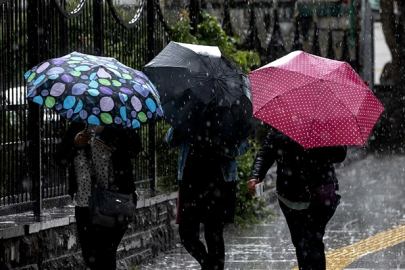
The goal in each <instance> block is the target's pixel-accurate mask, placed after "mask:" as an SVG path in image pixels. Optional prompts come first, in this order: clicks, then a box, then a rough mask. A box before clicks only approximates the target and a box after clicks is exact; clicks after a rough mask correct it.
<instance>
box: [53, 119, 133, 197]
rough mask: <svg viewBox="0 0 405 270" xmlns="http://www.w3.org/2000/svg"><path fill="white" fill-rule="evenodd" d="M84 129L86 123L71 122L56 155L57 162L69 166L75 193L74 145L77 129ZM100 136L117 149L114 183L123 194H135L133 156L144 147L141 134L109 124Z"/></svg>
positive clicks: (78, 130)
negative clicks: (114, 127) (110, 126)
mask: <svg viewBox="0 0 405 270" xmlns="http://www.w3.org/2000/svg"><path fill="white" fill-rule="evenodd" d="M84 129H85V124H82V123H74V122H72V123H71V124H70V126H69V128H68V130H67V131H66V133H65V135H64V137H63V138H62V142H61V143H60V145H59V147H58V149H57V151H56V152H55V153H54V155H53V159H54V162H55V163H56V164H57V165H59V166H67V167H68V168H69V195H71V196H72V197H73V194H74V193H76V191H77V180H76V175H75V168H74V166H73V158H74V157H75V155H76V154H77V151H78V148H76V147H75V146H74V138H75V137H76V135H77V133H79V132H80V131H82V130H84ZM99 137H100V139H101V140H102V141H104V142H105V143H106V144H107V145H108V146H110V147H111V148H113V149H114V151H113V153H112V157H111V159H112V163H113V170H114V179H115V180H114V184H115V185H116V186H117V188H118V191H119V192H121V193H123V194H133V193H134V192H135V190H136V187H135V179H134V175H133V165H132V159H133V158H135V157H136V156H137V155H138V153H139V152H140V151H141V138H140V137H139V134H138V132H137V131H135V130H129V131H124V130H119V129H113V128H109V127H106V128H104V130H103V132H102V133H101V134H100V136H99Z"/></svg>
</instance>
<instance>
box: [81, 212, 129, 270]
mask: <svg viewBox="0 0 405 270" xmlns="http://www.w3.org/2000/svg"><path fill="white" fill-rule="evenodd" d="M75 217H76V226H77V232H78V235H79V241H80V245H81V248H82V255H83V258H84V261H85V262H86V265H87V267H89V268H90V269H91V270H115V269H116V268H117V266H116V253H117V247H118V245H119V243H120V242H121V239H122V237H123V236H124V234H125V232H126V230H127V228H128V227H126V226H125V227H114V228H108V227H103V226H99V225H94V224H92V222H91V221H90V214H89V208H88V207H76V208H75Z"/></svg>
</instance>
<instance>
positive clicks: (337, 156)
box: [247, 128, 347, 270]
mask: <svg viewBox="0 0 405 270" xmlns="http://www.w3.org/2000/svg"><path fill="white" fill-rule="evenodd" d="M346 151H347V147H346V146H333V147H317V148H311V149H308V150H306V149H304V148H303V147H302V146H301V145H299V144H298V143H296V142H295V141H293V140H292V139H290V138H289V137H288V136H286V135H285V134H283V133H282V132H280V131H278V130H276V129H274V128H271V129H270V131H269V133H268V135H267V137H266V140H265V142H264V144H263V146H262V147H261V149H260V150H259V152H258V153H257V155H256V158H255V160H254V163H253V166H252V171H251V173H250V177H249V179H250V180H249V181H248V182H247V185H248V188H249V192H250V193H251V194H252V195H253V196H254V195H255V185H256V184H258V183H260V181H262V180H263V179H264V177H265V175H266V173H267V171H268V170H269V169H270V167H271V166H272V165H273V163H274V162H277V181H276V187H277V195H278V199H279V204H280V207H281V210H282V212H283V214H284V216H285V218H286V221H287V225H288V228H289V229H290V233H291V239H292V242H293V244H294V247H295V250H296V255H297V260H298V266H299V269H300V270H318V269H319V270H322V269H323V270H324V269H326V260H325V252H324V243H323V237H324V235H325V228H326V225H327V223H328V222H329V220H330V219H331V218H332V216H333V214H334V213H335V211H336V208H337V206H338V205H339V203H340V195H339V185H338V180H337V178H336V173H335V169H334V166H333V164H334V163H340V162H343V161H344V159H345V158H346Z"/></svg>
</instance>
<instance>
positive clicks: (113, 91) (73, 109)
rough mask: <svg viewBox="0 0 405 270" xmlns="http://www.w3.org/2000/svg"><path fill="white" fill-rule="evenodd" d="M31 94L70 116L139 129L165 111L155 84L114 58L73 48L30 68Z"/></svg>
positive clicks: (75, 119)
mask: <svg viewBox="0 0 405 270" xmlns="http://www.w3.org/2000/svg"><path fill="white" fill-rule="evenodd" d="M24 76H25V79H26V80H27V83H28V94H27V98H28V99H29V100H32V101H33V102H36V103H38V104H40V105H44V106H46V107H48V108H50V109H53V110H55V111H56V112H58V113H59V114H60V115H62V116H63V117H65V118H66V119H68V120H70V121H74V122H85V123H89V124H93V125H104V126H112V127H115V128H124V129H125V128H132V129H136V128H139V127H140V126H142V125H143V124H145V123H147V122H150V121H155V120H157V119H159V118H161V117H162V116H163V110H162V107H161V104H160V98H159V94H158V92H157V90H156V89H155V86H154V85H153V83H152V82H151V81H150V80H149V79H148V77H147V76H146V75H145V74H144V73H142V72H141V71H137V70H134V69H132V68H130V67H128V66H126V65H124V64H122V63H120V62H119V61H117V60H116V59H114V58H108V57H100V56H93V55H87V54H81V53H78V52H73V53H71V54H69V55H66V56H63V57H60V58H54V59H50V60H47V61H45V62H43V63H41V64H39V65H38V66H35V67H34V68H32V69H31V70H29V71H27V72H26V73H25V75H24Z"/></svg>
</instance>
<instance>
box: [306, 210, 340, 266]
mask: <svg viewBox="0 0 405 270" xmlns="http://www.w3.org/2000/svg"><path fill="white" fill-rule="evenodd" d="M308 210H309V219H308V223H307V224H308V227H307V230H308V235H307V246H308V247H307V249H308V255H307V258H306V264H307V265H308V267H309V268H308V269H311V270H325V269H326V258H325V245H324V243H323V237H324V235H325V228H326V225H327V224H328V222H329V220H330V219H331V218H332V216H333V215H334V213H335V211H336V207H334V206H321V207H310V208H309V209H308Z"/></svg>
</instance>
